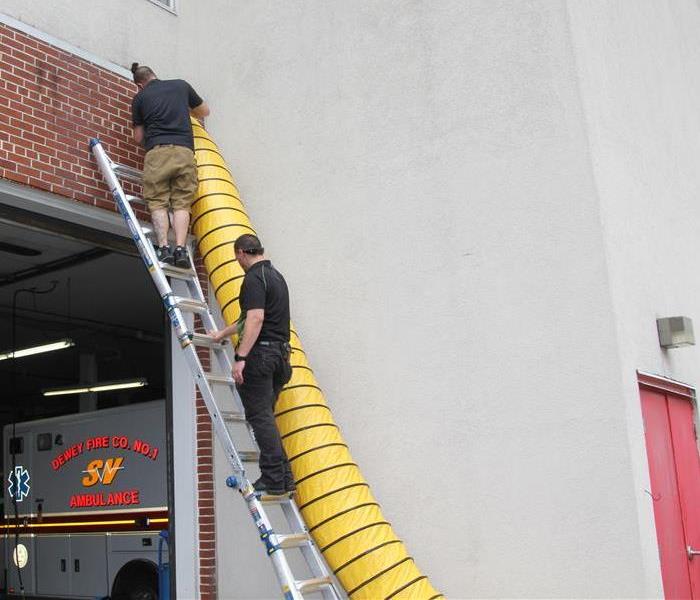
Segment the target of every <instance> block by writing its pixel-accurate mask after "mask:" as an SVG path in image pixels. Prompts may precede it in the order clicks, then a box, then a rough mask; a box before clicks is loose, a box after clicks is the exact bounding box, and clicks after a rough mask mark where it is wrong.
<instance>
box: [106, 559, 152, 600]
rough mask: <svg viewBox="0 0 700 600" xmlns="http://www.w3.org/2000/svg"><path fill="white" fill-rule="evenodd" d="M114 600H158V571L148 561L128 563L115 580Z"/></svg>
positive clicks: (113, 587) (112, 596)
mask: <svg viewBox="0 0 700 600" xmlns="http://www.w3.org/2000/svg"><path fill="white" fill-rule="evenodd" d="M111 598H112V600H158V569H157V567H156V565H155V564H153V563H152V562H150V561H148V560H132V561H131V562H129V563H126V564H125V565H124V566H123V567H122V568H121V569H119V573H117V576H116V577H115V578H114V585H112V595H111Z"/></svg>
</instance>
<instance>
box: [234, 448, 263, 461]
mask: <svg viewBox="0 0 700 600" xmlns="http://www.w3.org/2000/svg"><path fill="white" fill-rule="evenodd" d="M238 456H239V457H240V459H241V460H242V461H243V462H258V460H260V452H258V451H257V450H239V451H238Z"/></svg>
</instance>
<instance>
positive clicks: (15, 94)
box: [0, 23, 216, 600]
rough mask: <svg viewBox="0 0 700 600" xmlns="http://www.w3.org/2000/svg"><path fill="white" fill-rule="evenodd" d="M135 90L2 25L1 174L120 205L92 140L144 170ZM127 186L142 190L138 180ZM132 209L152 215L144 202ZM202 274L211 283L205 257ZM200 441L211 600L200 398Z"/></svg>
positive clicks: (209, 474) (210, 501)
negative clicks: (135, 132) (134, 118)
mask: <svg viewBox="0 0 700 600" xmlns="http://www.w3.org/2000/svg"><path fill="white" fill-rule="evenodd" d="M135 92H136V87H135V86H134V84H133V83H132V82H131V81H130V80H128V79H125V78H123V77H120V76H119V75H117V74H115V73H113V72H111V71H109V70H107V69H104V68H102V67H99V66H96V65H94V64H92V63H90V62H88V61H86V60H84V59H82V58H80V57H77V56H75V55H73V54H71V53H69V52H66V51H64V50H61V49H58V48H56V47H54V46H51V45H49V44H47V43H46V42H43V41H41V40H38V39H36V38H33V37H32V36H30V35H27V34H25V33H22V32H20V31H17V30H14V29H12V28H10V27H8V26H6V25H4V24H2V23H0V178H3V179H7V180H11V181H14V182H17V183H20V184H24V185H27V186H30V187H33V188H38V189H41V190H46V191H48V192H52V193H54V194H57V195H59V196H63V197H65V198H69V199H72V200H75V201H78V202H84V203H86V204H90V205H93V206H97V207H99V208H103V209H105V210H110V211H114V210H116V209H115V206H114V202H113V201H112V198H111V196H110V195H109V192H108V190H107V189H106V187H105V185H104V183H103V180H102V175H101V174H100V173H99V171H98V170H97V168H96V166H95V163H94V161H93V159H92V154H91V152H90V149H89V146H88V142H89V140H90V138H91V137H99V138H100V139H101V140H102V142H103V144H104V147H105V150H106V151H107V153H108V154H109V155H110V157H111V158H112V160H114V161H115V162H117V163H121V164H125V165H128V166H132V167H137V168H141V166H142V161H143V152H142V151H141V150H140V149H139V148H138V147H137V146H136V145H135V144H134V142H133V141H132V137H131V112H130V111H131V98H132V97H133V95H134V93H135ZM124 188H125V191H126V193H127V194H134V195H139V192H140V190H138V189H137V188H136V187H135V186H131V185H129V184H126V185H125V186H124ZM134 209H135V211H136V213H137V216H139V218H143V219H148V216H147V214H146V211H145V209H144V208H143V207H142V206H141V205H134ZM199 272H200V278H201V279H202V285H203V286H206V281H207V277H206V273H204V270H203V267H202V265H201V261H199ZM203 358H204V357H203ZM206 360H207V365H206V366H208V357H206ZM197 445H198V448H197V456H198V471H199V472H198V486H199V488H198V489H199V524H200V532H199V538H200V549H201V553H200V556H201V558H200V567H201V574H200V586H201V592H202V593H201V598H203V599H205V600H206V599H213V598H215V597H216V564H215V557H216V552H215V543H216V538H215V526H214V487H213V456H212V430H211V422H210V421H209V417H208V415H207V413H206V409H205V408H204V405H203V403H202V401H201V400H198V402H197ZM185 543H186V542H185Z"/></svg>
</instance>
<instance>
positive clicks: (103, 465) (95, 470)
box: [83, 457, 124, 487]
mask: <svg viewBox="0 0 700 600" xmlns="http://www.w3.org/2000/svg"><path fill="white" fill-rule="evenodd" d="M123 462H124V459H123V458H121V457H119V458H108V459H107V460H102V459H101V458H97V459H95V460H92V461H90V463H88V466H87V469H86V470H85V471H83V473H87V475H86V476H85V477H83V485H84V486H85V487H90V486H93V485H95V484H96V483H97V482H100V483H102V484H103V485H110V484H111V483H112V481H113V480H114V478H115V476H116V475H117V471H119V470H120V469H123V468H124V467H122V463H123Z"/></svg>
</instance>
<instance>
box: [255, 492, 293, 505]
mask: <svg viewBox="0 0 700 600" xmlns="http://www.w3.org/2000/svg"><path fill="white" fill-rule="evenodd" d="M258 500H260V502H264V503H265V504H286V503H287V502H291V501H292V496H291V492H285V493H284V494H283V495H281V496H270V495H268V494H262V495H261V496H259V497H258Z"/></svg>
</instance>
